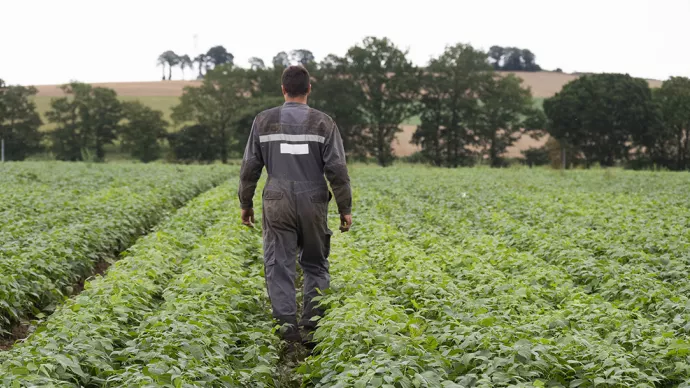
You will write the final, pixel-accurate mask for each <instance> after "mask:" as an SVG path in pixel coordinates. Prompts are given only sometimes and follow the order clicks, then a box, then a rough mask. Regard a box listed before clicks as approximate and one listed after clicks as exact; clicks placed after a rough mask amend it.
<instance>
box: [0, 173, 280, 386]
mask: <svg viewBox="0 0 690 388" xmlns="http://www.w3.org/2000/svg"><path fill="white" fill-rule="evenodd" d="M235 201H236V196H235V194H234V191H233V190H231V188H230V185H229V184H226V185H223V186H221V187H218V188H216V189H213V190H211V191H209V192H207V193H205V194H203V195H201V196H200V197H198V198H196V199H194V200H193V201H192V202H191V203H190V204H189V205H187V206H186V207H184V208H182V209H181V210H179V211H178V212H177V213H176V214H175V215H174V216H173V217H171V218H170V219H169V220H168V221H166V222H165V223H163V224H161V225H160V226H159V227H157V228H156V231H155V232H154V233H152V234H150V235H148V236H146V237H144V238H142V239H141V240H140V241H138V242H137V243H136V244H135V245H133V246H132V247H131V248H130V249H128V250H127V252H126V253H125V257H124V258H123V259H122V260H120V261H118V262H117V263H116V264H115V265H114V266H113V267H112V268H111V269H109V271H108V272H107V274H106V276H104V277H98V278H96V279H95V280H93V281H91V282H89V283H88V284H87V287H86V289H85V290H84V291H83V292H82V293H81V294H79V295H78V296H77V297H75V298H74V299H71V300H69V301H67V302H66V303H65V304H64V305H62V306H61V307H59V308H58V310H57V311H56V312H55V313H54V314H53V315H52V316H51V317H49V318H48V319H47V321H46V322H45V323H44V324H42V325H41V326H39V329H38V330H37V331H36V332H35V333H34V334H33V335H31V336H30V337H29V338H28V340H27V341H25V342H24V343H22V344H18V345H16V346H15V347H14V348H13V349H12V350H10V351H8V352H6V353H4V354H2V355H1V356H0V359H2V360H3V362H2V364H1V365H0V376H2V380H1V381H2V382H3V383H4V384H5V385H6V386H47V385H48V386H61V387H79V386H143V385H147V386H150V385H153V386H156V385H161V386H187V385H188V384H193V383H194V382H197V383H207V384H209V385H214V386H218V385H220V386H222V385H228V386H238V385H244V386H273V385H272V379H273V376H272V365H273V364H275V362H276V360H277V353H276V351H275V344H274V342H275V337H274V336H273V335H272V333H271V320H270V315H268V311H269V310H268V309H267V308H266V297H265V293H264V291H263V287H262V286H263V279H262V276H261V268H262V267H261V263H262V261H261V259H259V258H258V257H257V256H258V250H259V247H260V235H258V234H257V233H256V232H253V231H249V230H245V229H242V228H241V225H239V223H238V222H237V214H236V213H237V207H236V206H234V202H235ZM12 384H14V385H12Z"/></svg>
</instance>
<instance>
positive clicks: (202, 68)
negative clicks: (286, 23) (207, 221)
mask: <svg viewBox="0 0 690 388" xmlns="http://www.w3.org/2000/svg"><path fill="white" fill-rule="evenodd" d="M486 58H487V59H488V60H489V61H490V63H491V65H492V66H493V67H494V69H495V70H503V71H541V67H540V66H539V65H538V64H537V63H536V62H535V61H536V55H535V54H534V53H532V52H531V51H530V50H528V49H520V48H516V47H501V46H492V47H491V48H490V49H489V51H488V53H487V54H486ZM234 61H235V56H234V55H232V53H230V52H228V50H227V49H226V48H225V47H224V46H214V47H211V48H210V49H209V50H208V51H207V52H206V53H201V54H199V55H197V56H195V57H194V58H192V57H190V56H189V55H187V54H183V55H179V54H176V53H175V52H174V51H173V50H167V51H164V52H163V53H162V54H160V55H159V56H158V66H160V67H161V68H162V70H163V76H162V80H163V81H165V80H166V75H165V69H166V67H167V69H168V76H167V80H168V81H169V80H172V69H173V68H176V67H179V68H180V70H181V71H182V78H183V79H184V71H185V69H194V66H196V68H197V70H198V75H197V79H199V80H201V79H203V78H204V74H205V73H207V72H208V71H209V70H210V69H212V68H214V67H215V66H219V65H224V64H230V65H234ZM248 62H249V67H250V69H252V70H263V69H266V64H265V62H264V60H263V59H261V58H258V57H251V58H249V61H248ZM312 62H314V55H313V54H312V52H311V51H309V50H306V49H299V50H293V51H291V52H290V53H289V54H288V53H287V52H285V51H281V52H279V53H278V54H276V55H275V56H274V57H273V59H272V61H271V65H272V66H273V67H275V68H279V67H286V66H288V65H290V64H291V63H300V64H302V65H304V66H306V65H307V64H309V63H312Z"/></svg>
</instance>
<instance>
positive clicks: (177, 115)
mask: <svg viewBox="0 0 690 388" xmlns="http://www.w3.org/2000/svg"><path fill="white" fill-rule="evenodd" d="M250 96H251V82H250V78H249V77H248V76H247V72H246V70H243V69H238V68H234V69H233V68H232V66H231V65H230V64H226V65H221V66H218V67H216V68H214V69H213V70H212V71H209V72H208V73H207V74H206V76H205V77H204V82H203V83H202V84H201V86H198V87H190V86H187V87H185V88H184V91H183V93H182V97H180V104H179V105H177V106H175V107H174V108H173V113H172V118H173V120H174V121H175V122H176V123H185V122H189V121H193V122H195V123H197V124H198V125H201V126H203V127H204V128H205V129H207V130H209V131H211V132H210V133H211V136H212V140H213V141H215V142H217V144H218V146H219V152H220V157H221V160H222V161H223V163H227V161H228V155H229V146H230V141H231V138H232V136H233V135H234V134H233V133H231V131H232V130H233V129H234V124H235V122H236V120H237V119H238V115H237V113H238V112H239V111H241V110H242V109H243V108H245V107H246V106H247V101H248V98H249V97H250Z"/></svg>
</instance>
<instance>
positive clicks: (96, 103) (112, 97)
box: [46, 82, 122, 161]
mask: <svg viewBox="0 0 690 388" xmlns="http://www.w3.org/2000/svg"><path fill="white" fill-rule="evenodd" d="M61 89H62V90H63V92H64V93H65V94H67V95H68V96H69V98H68V97H61V98H57V99H53V101H52V102H51V108H52V109H51V110H50V111H48V112H47V113H46V116H47V117H48V120H49V121H50V122H51V123H54V124H57V129H55V130H54V131H53V132H52V133H51V135H52V138H53V150H54V151H55V153H56V154H57V157H58V159H61V160H83V159H84V154H85V153H87V152H88V153H91V152H93V153H94V154H95V156H96V158H97V160H100V161H102V160H104V158H105V150H104V146H105V145H106V144H112V143H113V141H114V140H115V139H116V138H117V133H118V131H119V123H120V120H121V119H122V105H121V103H120V101H119V100H118V99H117V94H116V93H115V91H114V90H112V89H108V88H103V87H96V88H94V87H92V86H91V85H88V84H82V83H78V82H73V83H71V84H67V85H63V86H62V87H61Z"/></svg>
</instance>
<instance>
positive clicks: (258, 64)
mask: <svg viewBox="0 0 690 388" xmlns="http://www.w3.org/2000/svg"><path fill="white" fill-rule="evenodd" d="M249 66H250V68H251V69H252V70H265V69H266V65H265V64H264V60H263V59H261V58H257V57H251V58H249Z"/></svg>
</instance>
